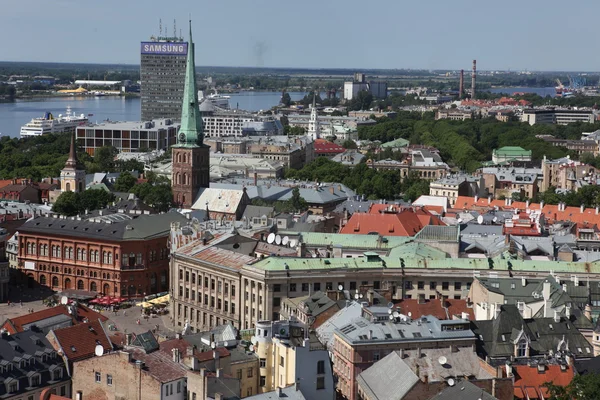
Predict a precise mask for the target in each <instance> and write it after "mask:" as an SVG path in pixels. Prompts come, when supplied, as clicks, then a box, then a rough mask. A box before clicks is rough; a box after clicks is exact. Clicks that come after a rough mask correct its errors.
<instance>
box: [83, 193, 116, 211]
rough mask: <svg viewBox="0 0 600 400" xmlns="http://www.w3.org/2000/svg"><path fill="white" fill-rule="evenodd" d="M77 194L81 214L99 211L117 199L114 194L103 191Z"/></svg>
mask: <svg viewBox="0 0 600 400" xmlns="http://www.w3.org/2000/svg"><path fill="white" fill-rule="evenodd" d="M77 194H78V196H79V213H84V212H85V211H86V210H90V211H91V210H99V209H101V208H104V207H106V206H107V204H108V203H110V202H112V201H114V199H115V195H114V194H112V193H110V192H107V191H106V190H102V189H89V190H85V191H83V192H81V193H77Z"/></svg>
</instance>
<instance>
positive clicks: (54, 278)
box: [52, 276, 58, 288]
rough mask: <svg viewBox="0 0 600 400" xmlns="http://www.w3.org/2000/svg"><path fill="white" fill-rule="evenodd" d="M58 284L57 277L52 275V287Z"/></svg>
mask: <svg viewBox="0 0 600 400" xmlns="http://www.w3.org/2000/svg"><path fill="white" fill-rule="evenodd" d="M57 286H58V277H56V276H53V277H52V287H53V288H54V287H57Z"/></svg>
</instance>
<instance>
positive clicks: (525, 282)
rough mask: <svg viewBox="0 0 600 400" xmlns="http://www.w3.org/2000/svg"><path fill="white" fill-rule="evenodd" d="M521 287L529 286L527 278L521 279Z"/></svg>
mask: <svg viewBox="0 0 600 400" xmlns="http://www.w3.org/2000/svg"><path fill="white" fill-rule="evenodd" d="M521 286H523V287H525V286H527V279H526V278H525V277H522V278H521Z"/></svg>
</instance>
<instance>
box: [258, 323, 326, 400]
mask: <svg viewBox="0 0 600 400" xmlns="http://www.w3.org/2000/svg"><path fill="white" fill-rule="evenodd" d="M252 344H253V346H254V351H255V352H256V354H257V356H258V358H259V378H258V379H259V383H258V391H259V393H265V392H272V391H275V390H277V389H278V388H284V387H287V386H290V385H297V386H298V388H299V390H300V391H301V392H302V394H303V395H304V397H306V398H307V399H333V398H334V394H335V388H334V385H333V373H332V368H331V362H330V360H329V353H328V352H327V350H326V349H325V347H324V346H323V345H321V343H320V342H319V341H318V340H317V339H316V337H314V336H313V337H308V335H307V332H306V329H305V326H304V325H303V324H302V323H301V322H299V321H297V320H289V321H273V322H271V321H259V322H258V323H257V324H256V330H255V336H254V337H253V338H252Z"/></svg>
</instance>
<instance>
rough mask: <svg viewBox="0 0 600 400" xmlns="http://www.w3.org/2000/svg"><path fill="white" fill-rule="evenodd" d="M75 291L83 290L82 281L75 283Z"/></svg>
mask: <svg viewBox="0 0 600 400" xmlns="http://www.w3.org/2000/svg"><path fill="white" fill-rule="evenodd" d="M77 289H78V290H83V281H82V280H81V279H80V280H78V281H77Z"/></svg>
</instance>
